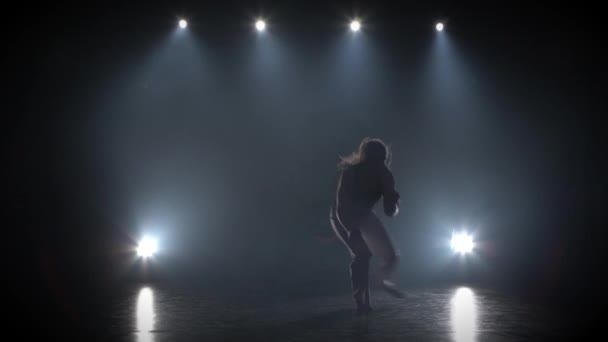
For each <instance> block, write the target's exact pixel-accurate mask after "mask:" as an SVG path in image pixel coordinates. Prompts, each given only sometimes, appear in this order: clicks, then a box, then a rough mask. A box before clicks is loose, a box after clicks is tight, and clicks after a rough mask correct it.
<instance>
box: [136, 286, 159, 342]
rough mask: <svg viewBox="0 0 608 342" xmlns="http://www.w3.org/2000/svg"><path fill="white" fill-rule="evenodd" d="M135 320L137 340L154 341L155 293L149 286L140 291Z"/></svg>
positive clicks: (138, 341)
mask: <svg viewBox="0 0 608 342" xmlns="http://www.w3.org/2000/svg"><path fill="white" fill-rule="evenodd" d="M135 321H136V323H137V332H136V336H137V342H153V341H154V334H153V331H154V328H155V325H156V313H155V312H154V293H153V292H152V289H150V288H149V287H144V288H142V289H141V290H140V291H139V295H138V296H137V308H136V310H135Z"/></svg>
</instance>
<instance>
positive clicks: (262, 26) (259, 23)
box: [255, 19, 266, 32]
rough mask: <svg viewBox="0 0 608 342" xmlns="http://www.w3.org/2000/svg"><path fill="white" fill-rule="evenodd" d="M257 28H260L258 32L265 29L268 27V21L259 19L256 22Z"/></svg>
mask: <svg viewBox="0 0 608 342" xmlns="http://www.w3.org/2000/svg"><path fill="white" fill-rule="evenodd" d="M255 29H256V30H258V32H262V31H264V29H266V23H265V22H264V20H262V19H258V21H256V22H255Z"/></svg>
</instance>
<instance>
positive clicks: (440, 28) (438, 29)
mask: <svg viewBox="0 0 608 342" xmlns="http://www.w3.org/2000/svg"><path fill="white" fill-rule="evenodd" d="M435 29H436V30H437V31H438V32H441V31H443V23H437V25H435Z"/></svg>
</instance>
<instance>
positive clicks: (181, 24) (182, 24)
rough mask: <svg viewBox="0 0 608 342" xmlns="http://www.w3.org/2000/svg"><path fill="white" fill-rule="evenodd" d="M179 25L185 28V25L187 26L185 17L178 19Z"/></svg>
mask: <svg viewBox="0 0 608 342" xmlns="http://www.w3.org/2000/svg"><path fill="white" fill-rule="evenodd" d="M179 27H181V28H182V29H185V28H186V27H188V22H187V21H186V20H185V19H181V20H180V21H179Z"/></svg>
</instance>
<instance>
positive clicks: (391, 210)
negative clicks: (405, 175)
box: [380, 167, 400, 217]
mask: <svg viewBox="0 0 608 342" xmlns="http://www.w3.org/2000/svg"><path fill="white" fill-rule="evenodd" d="M380 183H381V186H382V197H383V198H384V213H385V214H386V215H387V216H391V217H392V216H396V215H397V214H398V213H399V205H398V203H399V197H400V196H399V193H398V192H397V191H396V190H395V178H394V177H393V173H392V172H391V170H389V169H388V168H387V167H383V168H382V171H381V173H380Z"/></svg>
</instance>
